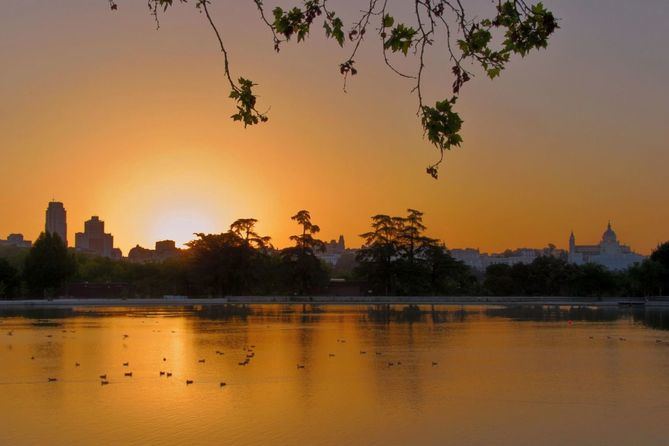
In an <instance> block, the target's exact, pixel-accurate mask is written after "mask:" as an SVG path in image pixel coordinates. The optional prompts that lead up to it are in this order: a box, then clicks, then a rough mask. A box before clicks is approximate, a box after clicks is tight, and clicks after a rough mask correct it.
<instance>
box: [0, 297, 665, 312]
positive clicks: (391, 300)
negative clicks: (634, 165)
mask: <svg viewBox="0 0 669 446" xmlns="http://www.w3.org/2000/svg"><path fill="white" fill-rule="evenodd" d="M265 304H266V305H367V306H374V305H460V306H467V305H472V306H475V305H502V306H504V305H509V306H518V305H522V306H536V305H550V306H561V305H564V306H589V307H622V308H628V307H636V308H649V307H650V308H669V298H666V297H660V298H654V299H651V300H644V299H643V298H602V299H601V300H597V299H592V298H578V297H548V296H547V297H518V296H511V297H487V296H481V297H471V296H466V297H465V296H448V297H447V296H402V297H359V296H311V297H309V296H303V297H290V296H229V297H219V298H192V299H187V298H183V299H174V298H147V299H110V298H99V299H98V298H92V299H79V298H77V299H74V298H58V299H24V300H0V309H3V308H21V307H25V308H73V307H186V306H193V305H197V306H218V305H265Z"/></svg>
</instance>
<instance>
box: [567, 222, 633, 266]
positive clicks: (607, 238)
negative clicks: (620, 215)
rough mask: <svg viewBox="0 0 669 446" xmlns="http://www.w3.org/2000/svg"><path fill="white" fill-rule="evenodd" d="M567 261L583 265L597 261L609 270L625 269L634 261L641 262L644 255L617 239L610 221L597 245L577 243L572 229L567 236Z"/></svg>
mask: <svg viewBox="0 0 669 446" xmlns="http://www.w3.org/2000/svg"><path fill="white" fill-rule="evenodd" d="M568 258H569V263H574V264H576V265H583V264H585V263H597V264H599V265H602V266H604V267H606V268H608V269H610V270H623V269H627V268H629V267H630V266H632V265H634V264H635V263H638V262H641V261H643V259H644V256H642V255H640V254H637V253H635V252H633V251H632V249H631V248H630V247H629V246H627V245H623V244H621V243H620V242H619V241H618V236H617V235H616V232H615V231H614V230H613V229H612V228H611V222H609V224H608V226H607V227H606V231H604V233H603V234H602V240H601V241H600V242H599V244H597V245H577V244H576V237H574V232H573V231H572V233H571V236H570V237H569V257H568Z"/></svg>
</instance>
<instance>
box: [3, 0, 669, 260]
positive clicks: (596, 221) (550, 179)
mask: <svg viewBox="0 0 669 446" xmlns="http://www.w3.org/2000/svg"><path fill="white" fill-rule="evenodd" d="M132 3H134V5H133V4H132ZM234 3H235V4H234V5H233V6H229V7H228V8H230V9H231V10H230V11H223V10H222V8H221V7H220V6H219V7H218V8H216V7H213V8H212V12H213V13H214V16H215V18H216V20H217V21H218V22H219V23H220V26H221V30H222V31H223V35H224V38H225V39H226V41H227V44H228V47H229V48H230V50H231V53H232V63H233V70H234V71H235V73H236V74H238V75H244V76H247V77H250V78H251V79H253V80H254V81H256V82H258V83H259V84H260V87H259V89H258V93H259V94H260V95H261V96H262V97H261V99H260V100H261V104H262V105H261V106H265V105H266V106H271V111H270V121H269V122H268V123H267V124H265V125H262V126H258V127H255V128H250V129H246V130H244V129H243V128H242V127H241V126H239V125H238V124H236V123H233V122H231V121H230V119H229V118H228V117H229V116H230V115H231V114H232V113H233V104H232V102H230V100H228V99H227V94H228V89H227V87H226V85H225V82H224V79H223V76H222V71H221V70H222V59H221V58H220V57H219V54H218V53H217V48H216V44H215V41H214V38H213V35H212V33H211V31H210V29H209V28H208V27H207V26H206V23H205V22H204V17H203V16H201V15H200V14H198V13H197V12H196V11H195V9H194V8H193V7H192V5H186V6H180V7H177V8H174V9H173V10H172V11H170V12H169V13H168V14H167V16H165V17H163V19H162V27H161V29H160V30H159V31H156V30H155V27H154V24H153V22H152V19H151V17H150V16H149V15H148V13H147V11H146V5H145V4H144V2H139V3H136V2H130V1H120V2H119V11H118V12H117V13H111V12H110V11H109V10H108V8H107V7H106V6H105V2H86V1H82V0H67V1H63V2H58V5H57V6H56V5H53V4H46V3H39V2H32V1H29V2H26V1H22V0H10V1H9V2H3V6H2V7H1V13H0V60H2V61H3V64H2V65H3V68H2V70H0V98H1V99H2V100H0V191H2V192H1V193H0V237H2V238H4V237H6V236H7V234H8V233H10V232H23V233H24V234H25V235H26V237H27V238H29V239H35V238H36V237H37V235H38V233H39V231H40V230H41V229H42V228H43V224H44V211H45V209H46V206H47V203H48V201H49V200H50V199H51V198H52V197H54V198H56V199H57V200H59V201H63V202H64V203H65V206H66V208H67V211H68V230H69V238H70V240H73V239H74V237H73V234H74V232H77V231H81V230H83V221H84V220H85V219H87V218H89V217H90V216H91V215H99V216H100V217H101V218H102V219H103V220H104V221H105V222H106V225H107V230H108V231H110V232H112V233H113V234H114V236H115V242H116V244H117V245H118V246H120V247H121V248H122V249H123V252H124V254H127V251H128V249H129V248H130V247H132V246H134V245H135V244H137V243H139V244H142V245H144V246H150V245H152V244H153V243H154V242H155V241H156V240H160V239H165V238H172V239H175V240H177V241H178V242H184V241H186V240H188V239H189V238H190V234H191V233H192V232H196V231H204V232H214V231H224V230H225V229H226V228H227V226H228V225H229V224H230V223H231V222H232V221H233V220H234V219H235V218H238V217H255V218H257V219H259V220H260V230H261V232H263V233H266V234H269V235H272V236H273V238H274V239H275V243H276V244H277V245H279V246H284V245H286V244H287V243H288V236H289V235H290V234H291V233H293V232H294V230H295V226H294V224H293V222H292V221H291V220H290V216H291V215H292V214H293V213H294V212H295V211H296V210H298V209H302V208H306V209H309V210H311V212H312V216H313V218H314V220H315V222H316V223H318V224H320V226H321V228H322V235H323V238H326V239H330V238H334V237H336V236H338V235H339V234H340V233H341V234H344V235H345V236H346V238H347V241H348V243H349V245H352V246H357V245H359V243H360V241H359V239H358V238H357V237H356V236H357V234H360V233H362V232H364V231H365V230H367V227H368V221H369V216H371V215H373V214H376V213H391V214H392V213H402V212H403V210H404V209H406V208H407V207H412V208H417V209H420V210H423V211H424V212H425V213H426V223H427V225H428V227H429V232H430V233H431V235H433V236H437V237H440V238H442V239H443V240H444V241H445V242H446V243H447V245H448V246H449V247H453V248H455V247H478V248H481V249H482V250H486V251H487V250H502V249H505V248H508V247H520V246H530V247H541V246H545V245H546V244H547V243H555V244H557V245H558V246H561V247H564V246H565V245H566V244H567V240H568V236H569V231H570V230H571V229H573V230H574V231H575V233H576V238H577V242H578V243H586V242H596V241H597V240H598V239H599V237H600V235H601V233H602V231H603V230H604V228H605V225H606V223H607V221H608V220H609V219H611V221H612V223H613V226H614V229H616V230H617V232H618V235H619V237H620V238H621V239H622V241H623V242H626V243H628V244H630V245H632V247H633V248H635V249H636V250H637V251H640V252H643V253H647V252H649V251H650V250H651V249H652V248H653V247H654V246H655V245H656V244H657V243H658V242H660V241H663V240H667V239H669V229H668V228H669V225H668V224H667V222H668V221H669V206H667V203H668V202H669V190H668V188H667V187H666V183H667V182H666V178H667V173H666V172H667V166H668V165H669V152H668V151H667V150H666V149H667V136H669V135H668V127H667V116H669V89H668V88H667V87H666V79H667V75H668V74H669V52H667V51H664V49H663V47H662V45H663V44H662V43H661V42H666V41H669V28H668V27H666V23H667V20H669V4H667V3H666V2H665V1H663V0H649V1H647V2H644V5H643V7H639V6H635V5H630V4H629V3H630V2H624V1H622V0H617V1H610V2H607V3H606V8H603V7H601V6H600V7H597V6H596V5H594V4H589V3H588V4H583V3H584V2H581V1H577V0H570V1H560V2H558V1H546V2H545V3H546V4H547V5H548V7H549V8H550V9H552V10H554V12H555V13H556V15H557V16H559V17H560V18H561V19H562V22H561V27H562V29H561V30H559V31H558V33H557V34H556V35H555V36H554V37H553V40H552V41H551V44H550V46H549V49H548V50H547V51H542V52H539V53H536V52H535V53H532V54H531V55H530V56H528V57H527V58H525V59H524V60H520V59H519V58H515V59H514V60H513V61H512V64H511V65H510V66H509V68H508V69H507V70H506V71H505V72H504V73H503V74H502V77H501V78H500V79H497V80H495V81H489V80H487V79H485V78H483V77H481V76H478V77H476V78H475V79H474V80H473V81H472V82H470V83H469V84H467V86H466V87H465V89H464V92H463V96H462V98H461V99H460V101H459V102H458V106H459V111H460V112H461V114H462V116H463V118H464V120H465V124H464V132H463V135H464V139H465V142H464V145H463V148H461V149H458V150H456V151H454V152H452V153H449V154H448V155H447V158H446V162H445V165H444V167H443V168H442V171H441V178H440V179H439V180H438V181H434V180H432V179H431V178H430V177H429V176H427V175H426V174H425V173H424V168H425V167H426V166H427V165H428V164H430V163H431V162H433V160H434V159H435V156H436V152H435V150H434V149H432V148H431V147H430V146H429V145H428V144H427V143H426V142H425V141H423V139H422V132H421V129H420V126H419V123H418V121H417V119H416V117H415V109H416V104H415V98H414V97H413V96H411V95H410V94H409V90H410V87H411V85H410V84H408V83H407V82H405V81H404V80H402V79H399V78H397V77H396V76H394V75H392V74H391V73H389V72H388V71H387V70H386V69H385V68H384V67H383V64H382V59H381V54H380V51H379V48H378V42H375V41H373V40H370V41H368V42H367V46H366V47H364V48H363V51H362V53H361V55H360V57H359V58H358V61H357V62H356V65H358V68H359V69H360V74H359V75H358V76H356V78H355V79H354V80H353V82H352V83H350V85H349V88H348V93H344V92H343V91H342V84H341V77H340V75H339V74H338V69H337V67H338V63H339V62H341V61H342V60H344V59H345V58H346V57H347V54H348V50H346V51H343V50H340V49H338V48H337V47H336V46H335V45H333V44H332V42H327V43H326V42H324V41H323V38H322V37H321V30H320V26H319V27H317V30H315V31H314V33H313V38H312V39H311V40H310V41H309V42H307V44H305V45H300V46H299V47H296V45H294V44H288V45H285V46H284V49H283V50H282V52H281V53H280V54H278V55H277V54H275V53H274V52H273V51H272V45H271V38H270V36H269V35H268V34H267V31H266V30H265V29H263V28H262V26H261V25H260V23H259V22H258V20H257V18H256V11H255V7H254V6H253V4H252V2H245V3H242V2H240V3H237V2H234ZM341 3H342V4H343V14H342V15H344V16H345V17H348V18H350V17H351V15H350V14H345V13H347V12H350V10H351V5H354V4H356V2H354V1H352V0H343V1H341ZM658 45H659V46H658ZM658 48H659V49H658ZM429 62H430V65H429V69H430V72H429V75H428V78H427V80H426V87H425V88H426V91H427V94H428V95H430V98H433V99H437V98H439V96H440V95H446V94H448V91H449V88H450V84H451V82H452V79H451V78H450V77H449V76H445V77H444V75H443V73H447V72H448V64H447V63H446V61H445V56H444V55H443V54H441V51H439V50H435V51H433V53H432V55H431V56H430V59H429Z"/></svg>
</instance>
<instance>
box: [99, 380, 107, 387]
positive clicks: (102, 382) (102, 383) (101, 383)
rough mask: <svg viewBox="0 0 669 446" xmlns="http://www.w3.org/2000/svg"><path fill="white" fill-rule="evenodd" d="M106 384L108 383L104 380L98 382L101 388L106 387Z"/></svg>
mask: <svg viewBox="0 0 669 446" xmlns="http://www.w3.org/2000/svg"><path fill="white" fill-rule="evenodd" d="M107 384H109V381H106V380H102V381H100V385H101V386H106V385H107Z"/></svg>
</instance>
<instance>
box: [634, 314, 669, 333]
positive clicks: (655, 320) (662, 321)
mask: <svg viewBox="0 0 669 446" xmlns="http://www.w3.org/2000/svg"><path fill="white" fill-rule="evenodd" d="M632 320H633V321H634V322H640V323H642V324H643V325H645V326H646V327H650V328H655V329H657V330H669V311H667V310H657V309H647V310H645V311H633V312H632Z"/></svg>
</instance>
